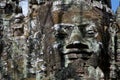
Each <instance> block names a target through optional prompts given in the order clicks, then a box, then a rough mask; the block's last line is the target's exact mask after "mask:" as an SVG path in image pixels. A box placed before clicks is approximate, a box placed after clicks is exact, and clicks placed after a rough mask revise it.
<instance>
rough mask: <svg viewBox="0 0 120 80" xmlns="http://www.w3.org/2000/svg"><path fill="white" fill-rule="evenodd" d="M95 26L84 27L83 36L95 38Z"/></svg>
mask: <svg viewBox="0 0 120 80" xmlns="http://www.w3.org/2000/svg"><path fill="white" fill-rule="evenodd" d="M94 27H95V25H89V26H87V27H86V29H85V32H86V34H85V36H86V37H94V36H95V29H94Z"/></svg>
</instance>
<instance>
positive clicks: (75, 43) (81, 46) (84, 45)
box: [66, 42, 89, 49]
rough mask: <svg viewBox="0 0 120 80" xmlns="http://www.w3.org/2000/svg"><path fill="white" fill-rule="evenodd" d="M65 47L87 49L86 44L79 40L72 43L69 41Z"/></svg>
mask: <svg viewBox="0 0 120 80" xmlns="http://www.w3.org/2000/svg"><path fill="white" fill-rule="evenodd" d="M66 48H67V49H69V48H78V49H88V48H89V47H88V45H86V44H83V43H81V42H73V43H70V44H68V45H67V46H66Z"/></svg>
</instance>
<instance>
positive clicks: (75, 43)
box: [66, 27, 88, 49]
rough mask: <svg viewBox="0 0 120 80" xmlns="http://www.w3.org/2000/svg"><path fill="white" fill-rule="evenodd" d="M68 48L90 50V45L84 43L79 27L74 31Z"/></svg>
mask: <svg viewBox="0 0 120 80" xmlns="http://www.w3.org/2000/svg"><path fill="white" fill-rule="evenodd" d="M66 48H67V49H68V48H79V49H81V48H82V49H88V45H87V44H86V43H85V42H84V41H83V37H82V35H81V32H80V31H79V29H78V27H75V28H74V30H73V31H72V33H71V36H70V40H69V41H68V44H67V45H66Z"/></svg>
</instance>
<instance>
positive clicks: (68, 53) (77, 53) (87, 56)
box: [63, 48, 93, 60]
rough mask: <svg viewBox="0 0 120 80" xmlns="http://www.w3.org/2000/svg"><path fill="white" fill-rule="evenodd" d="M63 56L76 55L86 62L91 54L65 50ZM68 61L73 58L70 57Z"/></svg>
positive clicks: (87, 51)
mask: <svg viewBox="0 0 120 80" xmlns="http://www.w3.org/2000/svg"><path fill="white" fill-rule="evenodd" d="M63 53H64V55H71V54H76V55H79V58H81V59H83V60H87V59H89V58H90V56H91V54H92V53H93V52H92V51H90V50H88V49H87V50H80V49H75V48H74V49H66V50H65V51H64V52H63ZM70 59H74V57H73V58H72V57H70Z"/></svg>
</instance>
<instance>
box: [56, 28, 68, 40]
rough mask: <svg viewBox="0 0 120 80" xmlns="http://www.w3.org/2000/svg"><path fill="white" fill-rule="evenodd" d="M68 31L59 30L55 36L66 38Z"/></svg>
mask: <svg viewBox="0 0 120 80" xmlns="http://www.w3.org/2000/svg"><path fill="white" fill-rule="evenodd" d="M66 35H67V33H66V32H65V31H64V30H63V29H61V30H59V31H57V32H56V34H55V37H57V38H59V39H64V38H65V37H66Z"/></svg>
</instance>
